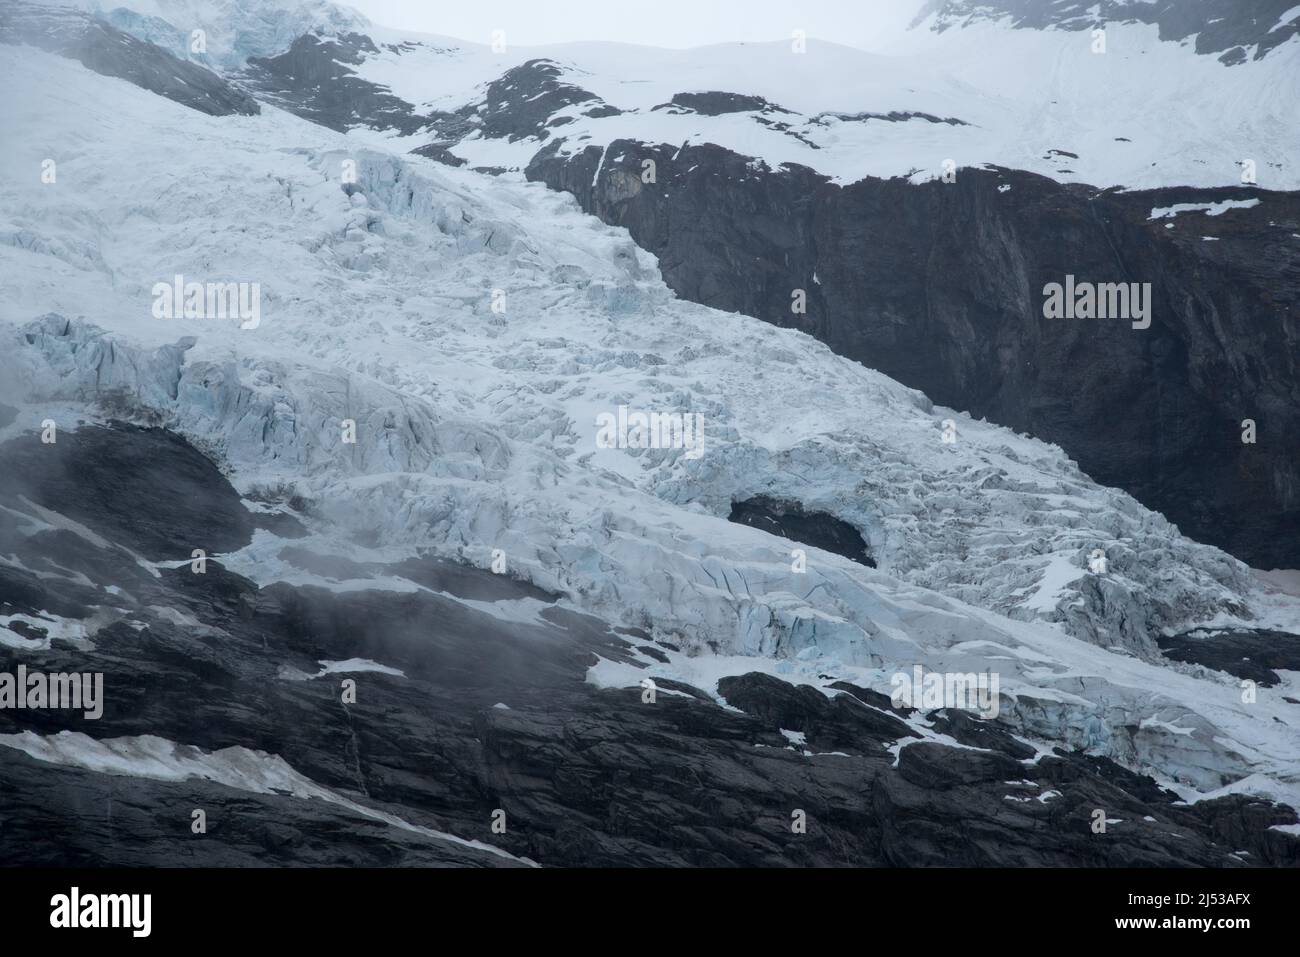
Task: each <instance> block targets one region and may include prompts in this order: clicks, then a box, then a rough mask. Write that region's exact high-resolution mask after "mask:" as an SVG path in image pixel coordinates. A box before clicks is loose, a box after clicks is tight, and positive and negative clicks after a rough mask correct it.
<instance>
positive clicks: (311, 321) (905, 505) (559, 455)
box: [0, 48, 1300, 802]
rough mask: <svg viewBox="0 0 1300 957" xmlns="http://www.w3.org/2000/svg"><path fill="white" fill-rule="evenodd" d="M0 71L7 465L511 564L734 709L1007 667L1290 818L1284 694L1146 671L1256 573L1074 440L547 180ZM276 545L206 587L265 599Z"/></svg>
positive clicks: (110, 86)
mask: <svg viewBox="0 0 1300 957" xmlns="http://www.w3.org/2000/svg"><path fill="white" fill-rule="evenodd" d="M0 74H2V75H3V76H4V78H5V81H6V83H7V84H8V85H9V89H10V91H11V94H10V97H9V99H8V101H7V103H6V105H5V106H4V107H3V110H4V111H5V115H4V116H3V117H0V118H2V119H3V121H4V124H5V128H6V129H7V130H10V131H11V133H12V135H11V137H10V139H9V144H8V146H7V149H6V151H5V153H4V154H3V156H0V163H2V164H3V166H4V170H3V171H4V172H5V173H6V174H10V173H13V174H14V175H6V176H5V177H4V179H3V185H2V186H0V208H3V209H4V210H5V216H6V218H7V219H8V220H9V226H11V227H12V228H10V229H8V230H7V231H6V230H0V236H4V235H21V236H24V237H26V239H25V241H23V242H21V243H18V242H13V243H4V244H0V269H2V270H3V271H4V273H5V274H6V275H7V276H15V277H20V279H19V281H18V282H17V283H15V284H14V288H13V291H12V295H7V296H6V299H5V301H4V303H3V305H0V310H2V312H0V322H2V324H0V335H3V336H4V338H5V340H6V341H5V343H4V346H3V348H2V349H0V402H3V403H5V404H7V405H11V406H14V407H16V408H17V409H18V414H17V417H16V418H15V421H14V422H13V423H11V424H10V425H8V426H7V427H5V428H4V429H3V430H0V438H5V437H8V436H10V435H12V434H15V433H17V432H19V431H21V430H27V429H34V428H39V427H40V424H41V422H42V421H44V420H46V419H49V418H53V419H55V420H56V421H57V422H58V423H59V426H60V427H61V428H70V427H73V425H75V422H76V419H77V417H79V416H80V417H84V418H87V419H95V418H100V417H106V416H114V415H115V416H119V417H128V418H133V419H136V420H138V421H143V422H149V423H160V424H164V425H166V426H167V427H169V428H171V429H174V430H176V431H178V432H180V433H182V434H183V435H185V436H186V437H188V438H189V439H190V440H191V441H192V442H194V443H195V445H197V446H198V447H200V448H202V449H204V450H205V451H207V452H208V453H209V454H210V455H211V456H212V457H213V458H214V459H215V460H217V461H218V462H220V463H221V464H222V465H223V467H226V468H228V469H229V470H230V471H231V472H232V473H233V474H232V481H233V482H234V483H235V485H236V486H237V487H238V488H239V489H240V490H241V491H242V492H245V493H247V494H253V493H256V494H258V495H261V496H265V495H268V494H271V495H277V496H282V497H283V498H286V499H287V498H288V497H290V496H291V495H296V496H300V497H301V498H302V499H304V500H306V501H308V502H310V503H311V514H312V516H313V521H314V523H315V524H314V527H313V532H314V533H315V535H316V536H317V538H318V542H319V543H320V544H321V547H333V548H335V549H336V550H338V551H339V552H341V553H346V552H347V550H348V549H350V548H353V547H354V543H356V542H358V541H360V542H372V543H374V542H377V543H382V544H383V545H384V546H385V547H387V548H390V549H394V550H398V551H400V550H402V549H406V550H410V551H413V550H415V549H427V550H431V551H434V552H436V553H439V554H442V555H444V556H448V557H457V558H461V559H464V560H468V561H470V562H473V563H475V564H478V565H480V566H483V567H487V566H489V565H490V564H491V563H492V562H493V561H494V557H497V556H499V557H500V558H502V559H504V561H505V562H506V563H507V564H508V567H509V569H510V571H511V572H512V573H514V574H520V575H523V576H526V577H527V578H529V579H530V580H531V581H532V582H534V583H535V584H536V585H539V586H541V587H543V588H547V589H551V590H554V591H558V592H562V593H564V594H565V595H567V596H568V598H567V600H568V601H569V602H571V603H572V604H573V605H575V606H577V607H579V608H582V609H585V610H589V611H592V612H594V613H596V614H599V615H601V616H603V617H604V618H606V619H608V620H611V621H617V622H621V623H622V624H624V625H627V626H631V627H640V628H644V629H646V630H648V631H651V632H652V633H653V634H655V635H656V636H658V637H662V638H665V639H667V640H669V641H671V642H673V643H674V644H675V645H676V646H677V647H679V648H680V649H682V651H681V652H680V653H675V654H674V655H672V656H669V661H668V662H667V663H661V664H659V665H657V666H655V667H652V668H651V670H650V672H649V673H650V674H660V675H663V676H667V677H671V676H672V675H674V674H679V675H680V674H687V673H698V672H699V671H700V669H703V672H704V673H706V674H707V673H710V670H712V672H713V673H714V679H715V680H713V682H712V687H713V688H716V678H718V677H721V676H722V675H723V674H725V673H726V671H727V669H743V670H762V669H763V668H766V667H768V666H769V664H770V665H771V666H772V667H776V666H777V664H779V665H780V666H781V667H782V668H784V669H785V671H783V673H785V674H789V675H793V676H794V677H795V678H797V679H798V680H801V681H806V682H808V683H812V684H824V683H825V676H833V677H836V678H845V677H850V678H852V679H853V680H856V681H857V682H858V683H861V684H864V685H868V686H871V687H874V688H876V689H877V690H881V691H886V692H887V691H888V689H889V680H890V675H891V674H892V673H893V672H894V671H896V670H900V669H902V670H908V669H910V668H911V667H912V666H913V665H914V664H923V665H924V666H925V668H927V669H928V670H932V671H944V672H949V671H956V672H976V671H984V670H988V669H992V670H995V671H998V672H999V673H1000V674H1001V678H1002V682H1001V687H1002V692H1003V695H1004V699H1005V701H1004V704H1003V707H1002V717H1001V720H1002V721H1004V722H1005V723H1007V724H1009V725H1010V726H1011V727H1012V728H1014V729H1015V730H1017V732H1018V733H1021V734H1023V735H1025V736H1026V737H1029V738H1031V739H1034V740H1044V741H1052V742H1056V743H1061V744H1065V745H1069V746H1077V747H1081V748H1092V749H1095V750H1097V751H1098V752H1100V753H1103V754H1107V755H1110V756H1112V757H1115V758H1116V759H1117V760H1121V761H1124V762H1126V763H1128V764H1130V765H1132V766H1136V767H1140V768H1143V769H1146V770H1149V771H1151V772H1152V773H1155V774H1157V775H1159V776H1161V777H1163V778H1164V779H1166V780H1171V781H1172V780H1176V781H1177V782H1179V783H1180V784H1182V785H1186V786H1188V787H1190V788H1195V789H1197V790H1199V791H1202V792H1209V791H1213V790H1215V789H1218V788H1220V787H1224V786H1228V787H1231V786H1233V783H1234V782H1237V781H1242V782H1244V783H1242V784H1241V785H1240V786H1242V787H1249V788H1251V789H1255V790H1258V791H1261V792H1263V793H1266V794H1268V795H1270V796H1274V797H1278V798H1281V799H1286V800H1290V801H1292V802H1295V800H1296V795H1297V790H1298V788H1300V785H1298V784H1297V773H1298V771H1300V766H1298V765H1300V762H1298V759H1297V757H1296V751H1295V741H1296V734H1295V730H1294V728H1293V724H1292V722H1293V721H1294V718H1293V717H1292V716H1290V715H1288V714H1287V708H1286V705H1285V704H1283V703H1281V702H1280V701H1279V700H1278V699H1277V698H1276V697H1269V696H1267V695H1265V694H1261V696H1260V699H1259V701H1258V702H1255V703H1253V704H1244V703H1243V702H1242V700H1241V694H1240V689H1239V688H1238V685H1237V682H1236V681H1235V680H1232V679H1229V678H1228V677H1227V676H1225V675H1222V674H1217V673H1212V672H1208V671H1206V670H1204V669H1199V668H1195V667H1192V666H1185V665H1173V664H1170V663H1167V662H1164V661H1163V660H1162V659H1161V658H1160V656H1159V653H1158V650H1157V648H1156V645H1155V640H1154V639H1155V636H1156V635H1157V634H1159V633H1161V632H1162V631H1166V630H1178V629H1183V628H1186V627H1188V626H1190V625H1191V624H1193V623H1195V622H1198V621H1202V620H1206V619H1210V618H1215V617H1216V616H1217V617H1219V618H1220V619H1223V618H1230V619H1231V618H1240V619H1248V618H1249V617H1250V615H1251V614H1252V606H1253V603H1255V602H1256V601H1257V600H1258V596H1257V594H1256V593H1255V591H1254V589H1255V586H1254V584H1253V583H1252V580H1251V578H1250V577H1249V574H1248V570H1247V569H1246V568H1245V567H1244V566H1243V565H1241V564H1240V563H1239V562H1236V561H1235V560H1233V559H1232V558H1230V557H1229V556H1227V555H1225V554H1223V553H1222V552H1220V551H1218V550H1216V549H1213V548H1209V547H1206V546H1201V545H1198V544H1196V543H1194V542H1191V541H1189V540H1187V539H1185V538H1183V537H1182V536H1181V535H1180V534H1179V533H1178V531H1177V529H1176V528H1174V527H1173V526H1171V525H1170V524H1169V523H1168V522H1167V521H1165V520H1164V519H1163V518H1162V517H1161V516H1159V515H1158V514H1155V513H1153V512H1150V511H1149V510H1147V509H1145V508H1143V507H1142V506H1140V505H1139V504H1138V503H1136V502H1135V501H1133V500H1132V499H1131V498H1129V497H1128V496H1127V495H1125V494H1123V493H1121V492H1118V491H1116V490H1113V489H1107V488H1103V487H1099V486H1097V485H1096V484H1095V483H1093V482H1092V481H1091V480H1089V479H1088V478H1087V476H1085V475H1083V474H1081V473H1080V471H1079V470H1078V468H1077V467H1076V466H1075V465H1074V464H1073V463H1072V462H1071V461H1070V460H1069V459H1068V458H1067V457H1066V456H1065V455H1064V454H1063V453H1062V452H1061V450H1060V449H1058V448H1055V447H1053V446H1049V445H1045V444H1043V443H1041V442H1038V441H1036V440H1033V439H1030V438H1027V437H1024V436H1018V435H1015V434H1014V433H1011V432H1009V431H1007V430H1005V429H1001V428H997V427H994V426H991V425H988V424H986V423H983V422H978V421H972V420H970V419H969V418H968V417H966V416H963V415H961V414H960V413H957V412H954V411H951V410H946V409H942V408H936V407H934V406H933V405H932V404H931V403H930V402H929V401H928V400H927V399H926V398H925V397H924V396H923V395H921V394H920V393H917V392H915V391H913V390H909V389H906V388H904V387H902V386H900V385H898V384H897V383H895V382H893V381H891V380H889V379H887V378H885V377H884V376H882V375H879V374H878V373H875V372H873V371H871V370H869V369H865V368H862V367H860V366H858V365H856V364H854V363H852V362H850V361H848V360H845V359H842V358H839V357H836V356H835V355H833V354H832V353H831V352H830V351H829V350H828V349H826V348H825V347H824V346H822V345H821V344H820V343H817V342H816V341H815V340H813V339H811V338H810V337H808V336H806V335H804V334H802V333H800V332H797V331H793V330H783V329H777V328H775V327H772V326H770V325H766V324H764V323H760V322H758V321H755V320H751V319H749V318H747V317H744V316H738V315H730V314H725V313H720V312H717V311H714V310H710V309H707V308H705V307H701V306H696V305H692V304H689V303H685V302H682V301H679V300H677V299H675V298H674V297H673V295H672V294H671V292H669V291H668V290H667V289H666V287H665V286H664V285H663V284H662V282H661V281H660V279H659V275H658V266H657V263H656V262H655V261H654V259H653V257H651V256H649V255H648V254H646V253H645V252H644V251H641V250H639V249H637V248H636V247H635V246H634V245H633V244H632V243H631V241H630V240H629V238H628V237H627V235H626V233H625V232H624V231H622V230H617V229H613V228H609V227H606V226H604V225H602V224H601V223H599V222H598V221H597V220H594V219H592V218H589V217H587V216H585V215H583V214H581V213H580V211H579V210H578V209H577V208H576V206H575V204H574V203H573V201H572V200H571V199H570V198H568V197H566V196H562V195H557V194H555V193H551V192H549V191H547V190H546V189H545V188H544V187H542V186H539V185H532V184H521V183H514V182H507V181H501V180H489V179H486V178H483V177H480V176H478V175H476V174H473V173H469V172H465V171H460V170H454V169H447V168H443V167H440V166H437V165H435V164H433V163H432V162H430V161H425V160H422V159H416V158H409V157H399V156H396V155H393V154H391V153H388V152H385V151H383V150H381V149H379V148H377V147H375V146H373V145H370V146H363V145H362V144H361V142H360V141H358V139H357V138H356V137H347V136H341V135H336V134H333V133H331V132H329V131H327V130H323V129H321V128H319V127H314V126H311V125H310V124H307V123H305V122H302V121H300V120H297V119H295V118H293V117H291V116H289V115H287V114H285V113H282V112H280V111H278V110H275V109H267V110H265V111H264V113H263V115H262V116H257V117H230V118H224V119H222V120H220V121H213V120H212V119H210V118H207V117H202V116H199V115H198V114H194V113H192V112H190V111H186V110H184V109H183V108H181V107H179V106H176V105H174V104H171V103H168V102H165V101H161V100H159V99H157V98H153V97H150V96H149V95H148V94H145V93H143V92H141V91H139V90H136V89H133V88H131V87H129V86H127V85H126V84H121V83H116V82H104V81H103V80H102V79H101V78H98V77H95V76H93V75H92V74H89V73H88V72H86V71H84V70H82V69H81V68H80V67H78V66H75V65H70V64H67V63H65V62H62V61H59V60H56V59H55V58H52V57H49V56H48V55H45V54H42V53H39V52H36V51H31V50H19V49H14V48H4V49H0ZM15 104H23V106H22V107H21V108H19V107H16V106H15ZM49 143H64V144H66V143H73V144H76V149H74V150H69V152H68V154H67V155H66V156H65V157H64V158H62V159H61V161H60V167H59V169H60V172H59V179H58V183H57V185H49V184H42V183H41V182H40V180H39V179H38V177H36V176H35V175H31V174H30V171H31V170H36V169H39V168H40V161H41V159H42V158H44V153H45V152H46V151H48V148H49V147H48V144H49ZM168 143H183V144H184V149H183V150H172V149H170V148H166V147H165V146H164V145H162V144H168ZM90 156H93V157H94V162H93V163H92V162H91V161H90V160H89V159H88V158H87V157H90ZM105 171H108V172H105ZM20 172H21V175H18V174H19V173H20ZM354 173H355V175H353V174H354ZM345 180H346V181H345ZM86 236H94V237H95V240H94V243H93V247H92V248H88V249H84V251H83V253H82V254H81V255H78V256H68V255H60V254H59V252H58V251H59V250H68V249H75V248H79V247H77V246H76V245H74V244H75V243H77V242H82V243H84V242H85V237H86ZM177 275H180V276H183V277H185V278H186V279H187V280H193V281H198V282H209V281H211V282H255V283H258V284H259V285H260V287H261V290H262V300H261V301H262V321H261V323H260V324H259V325H258V326H257V328H255V329H240V328H239V324H238V323H237V322H232V321H223V320H217V319H169V320H159V319H155V318H153V315H152V313H151V304H152V295H151V290H152V288H153V286H154V285H155V283H171V282H172V280H173V277H174V276H177ZM620 407H626V408H628V409H631V410H637V411H641V412H644V413H652V412H659V413H680V414H687V413H689V414H696V413H698V414H700V415H702V416H703V420H704V422H705V429H704V436H703V444H702V454H700V455H699V457H698V458H696V457H693V456H692V455H691V454H688V453H690V452H693V451H694V450H685V449H681V448H677V449H672V448H667V449H639V448H630V449H629V448H604V447H601V446H600V444H598V442H597V434H598V430H597V427H596V423H597V421H598V417H599V416H601V415H606V414H616V413H618V410H619V409H620ZM949 420H951V428H945V423H946V422H948V421H949ZM349 423H351V424H352V426H353V427H354V428H355V437H356V441H355V443H354V444H353V443H349V442H346V441H344V436H345V435H346V434H347V429H348V428H349ZM954 431H955V436H953V435H952V433H953V432H954ZM945 433H948V435H949V437H955V441H945ZM760 494H761V495H765V496H769V497H772V498H774V499H781V500H789V501H791V502H797V503H799V504H801V505H802V506H804V507H806V508H808V509H815V510H818V511H820V512H825V513H827V514H830V515H833V516H835V517H836V518H838V519H841V520H843V521H845V522H848V523H850V524H851V525H853V526H855V527H856V528H857V529H858V530H859V531H860V532H861V534H862V536H863V538H864V540H865V541H866V542H867V543H868V545H869V547H870V549H871V551H872V554H873V555H874V556H875V558H876V560H877V563H878V566H879V567H878V569H876V570H872V569H868V568H865V567H864V566H862V565H860V564H857V563H855V562H852V561H850V560H849V559H847V558H844V557H841V556H839V555H836V554H832V553H830V552H826V551H822V550H820V549H815V548H803V547H802V546H800V545H799V544H798V543H796V542H791V541H789V540H786V539H782V538H778V537H774V536H772V535H768V534H766V533H764V532H762V531H759V530H757V529H753V528H749V527H745V526H741V525H737V524H734V523H731V522H729V521H728V520H727V516H728V513H729V511H730V507H731V504H732V503H733V502H734V501H739V500H743V499H747V498H750V497H753V496H755V495H760ZM274 547H275V543H273V542H272V543H270V544H268V542H267V539H266V537H258V538H257V539H255V540H254V542H253V544H252V545H250V546H248V547H247V548H246V549H245V550H244V551H243V552H241V553H238V554H235V555H231V556H226V557H225V558H224V559H223V560H224V561H227V562H228V564H229V566H230V567H231V568H232V569H233V570H235V571H238V572H239V573H241V574H246V575H248V576H249V577H251V578H253V579H254V580H256V581H258V582H259V583H261V584H267V583H269V582H270V581H271V580H273V577H274V576H273V574H272V575H270V576H268V574H267V570H269V569H274V568H275V567H276V565H275V563H274V562H272V561H270V560H269V556H270V552H269V551H268V549H271V551H273V550H274ZM800 549H802V550H803V552H804V556H803V559H805V560H806V567H798V566H799V565H800V563H801V559H800V558H799V556H797V555H792V552H794V551H797V550H800ZM1099 552H1100V553H1101V557H1102V558H1103V559H1104V566H1097V565H1095V563H1096V561H1097V557H1098V553H1099ZM494 553H495V555H494ZM1103 568H1104V570H1100V569H1103ZM745 656H762V657H763V658H764V659H768V661H767V662H764V663H761V664H755V663H754V660H753V659H752V658H750V659H746V658H745ZM701 662H714V664H713V665H708V664H701ZM704 684H705V685H708V684H709V682H708V681H705V682H704Z"/></svg>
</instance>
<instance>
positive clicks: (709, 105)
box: [655, 90, 790, 116]
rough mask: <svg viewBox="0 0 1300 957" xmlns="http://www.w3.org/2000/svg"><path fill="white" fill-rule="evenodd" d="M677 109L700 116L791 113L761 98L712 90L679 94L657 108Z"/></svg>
mask: <svg viewBox="0 0 1300 957" xmlns="http://www.w3.org/2000/svg"><path fill="white" fill-rule="evenodd" d="M674 108H675V109H676V110H677V111H678V112H683V113H698V114H699V115H700V116H722V115H724V114H726V113H750V112H765V111H772V112H777V113H789V112H790V111H789V110H783V109H781V108H780V107H779V106H775V105H773V104H771V103H769V102H767V100H765V99H763V98H762V97H761V96H746V95H744V94H743V93H722V92H718V91H716V90H710V91H708V92H704V93H678V94H676V95H675V96H674V97H673V98H672V101H671V102H670V103H665V104H663V105H662V106H656V107H655V109H656V110H665V109H674Z"/></svg>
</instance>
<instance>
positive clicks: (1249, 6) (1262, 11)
mask: <svg viewBox="0 0 1300 957" xmlns="http://www.w3.org/2000/svg"><path fill="white" fill-rule="evenodd" d="M1294 6H1295V4H1294V3H1291V2H1289V0H1252V2H1250V3H1242V2H1241V0H1197V2H1184V3H1129V2H1128V0H991V2H990V0H931V2H930V3H928V4H927V5H926V6H925V7H923V8H922V10H921V12H920V13H919V14H918V15H917V18H916V21H915V23H919V22H921V21H922V20H924V19H926V18H927V17H929V16H930V15H931V14H937V17H936V19H935V22H934V24H933V27H932V29H934V30H936V31H938V32H942V31H944V30H947V29H949V28H950V27H954V26H960V25H962V24H965V23H969V22H971V21H977V20H1000V19H1002V18H1009V19H1010V21H1011V23H1012V25H1013V26H1015V27H1017V28H1027V29H1031V30H1042V29H1046V28H1048V27H1057V28H1059V29H1062V30H1091V29H1094V28H1095V27H1098V26H1101V25H1104V24H1106V23H1150V24H1155V25H1156V26H1158V27H1159V28H1160V39H1162V40H1187V39H1190V38H1193V37H1194V38H1195V40H1196V52H1197V53H1203V54H1212V53H1220V54H1222V56H1220V57H1219V59H1220V60H1222V61H1223V62H1224V63H1227V64H1229V65H1235V64H1237V63H1242V62H1244V61H1245V60H1246V59H1247V48H1249V47H1255V48H1256V49H1255V53H1254V58H1255V59H1257V60H1258V59H1260V58H1261V57H1263V56H1266V55H1267V54H1268V53H1269V51H1270V50H1273V49H1275V48H1277V47H1279V46H1281V45H1282V44H1283V43H1285V42H1286V41H1287V40H1289V39H1291V37H1293V36H1295V35H1296V33H1297V32H1298V31H1300V20H1292V21H1291V22H1290V23H1288V24H1286V25H1285V26H1279V25H1278V24H1279V23H1280V21H1281V19H1282V15H1283V14H1284V13H1286V12H1287V11H1288V10H1290V9H1291V8H1292V7H1294ZM1275 28H1276V29H1275Z"/></svg>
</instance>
